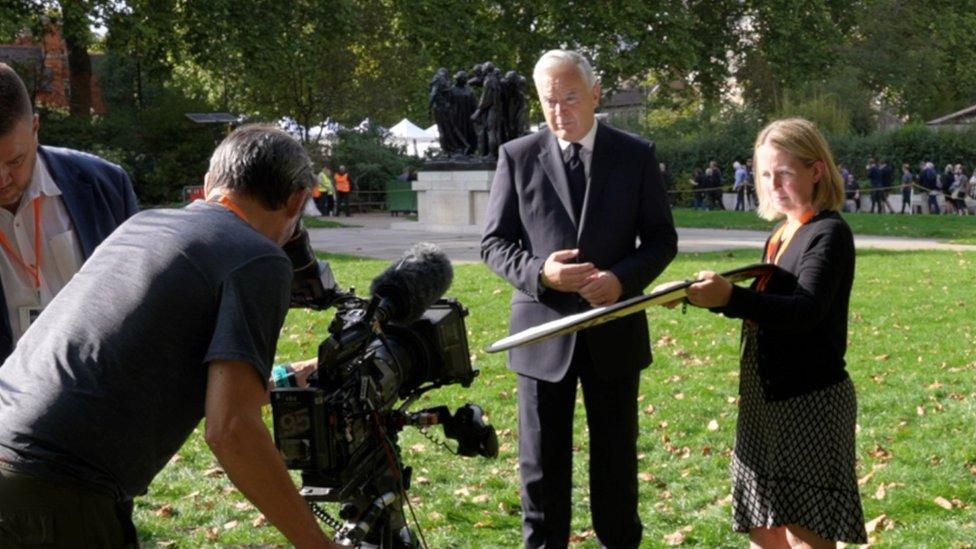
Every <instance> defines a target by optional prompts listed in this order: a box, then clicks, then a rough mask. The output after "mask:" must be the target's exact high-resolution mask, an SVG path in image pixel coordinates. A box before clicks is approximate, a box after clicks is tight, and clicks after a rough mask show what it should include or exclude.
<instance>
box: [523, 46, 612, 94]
mask: <svg viewBox="0 0 976 549" xmlns="http://www.w3.org/2000/svg"><path fill="white" fill-rule="evenodd" d="M563 65H573V66H575V67H576V68H577V69H578V70H579V71H580V75H581V76H582V77H583V80H584V81H585V82H586V86H587V87H588V88H592V87H593V86H595V85H596V84H597V79H596V75H595V74H594V73H593V67H592V66H590V62H589V61H587V60H586V58H585V57H583V55H582V54H580V53H579V52H577V51H573V50H549V51H547V52H546V53H544V54H542V57H540V58H539V60H538V61H536V63H535V68H534V69H532V79H533V80H535V82H536V85H538V83H539V79H540V78H542V77H543V76H544V75H545V74H546V73H547V72H549V71H550V70H552V69H554V68H556V67H560V66H563Z"/></svg>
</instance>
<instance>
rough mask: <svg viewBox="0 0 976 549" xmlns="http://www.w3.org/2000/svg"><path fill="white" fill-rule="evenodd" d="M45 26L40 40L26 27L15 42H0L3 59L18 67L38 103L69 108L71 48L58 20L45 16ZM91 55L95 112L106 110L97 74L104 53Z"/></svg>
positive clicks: (0, 53)
mask: <svg viewBox="0 0 976 549" xmlns="http://www.w3.org/2000/svg"><path fill="white" fill-rule="evenodd" d="M43 27H44V35H43V36H42V37H41V40H40V42H38V41H36V40H35V39H34V37H33V36H32V35H31V32H30V31H29V30H27V29H24V30H22V31H20V33H19V34H18V36H17V39H16V40H15V41H14V43H13V44H0V61H3V62H4V63H7V64H8V65H10V66H11V67H13V68H14V70H15V71H17V74H19V75H20V77H21V78H22V79H23V80H24V84H26V85H27V91H28V93H30V94H31V98H32V99H33V101H34V104H35V105H38V106H44V107H48V108H63V109H67V108H68V100H69V97H70V94H71V85H70V82H71V78H70V77H71V73H70V71H69V69H68V49H67V47H66V46H65V43H64V38H62V37H61V28H60V27H59V26H58V25H57V24H55V23H53V22H51V21H49V20H45V21H44V24H43ZM89 57H90V58H91V62H92V77H91V97H92V112H93V113H94V114H104V113H105V103H104V101H103V99H102V89H101V86H100V85H99V82H98V76H97V74H96V73H97V70H96V69H97V67H98V65H99V62H100V61H101V55H100V54H93V55H90V56H89Z"/></svg>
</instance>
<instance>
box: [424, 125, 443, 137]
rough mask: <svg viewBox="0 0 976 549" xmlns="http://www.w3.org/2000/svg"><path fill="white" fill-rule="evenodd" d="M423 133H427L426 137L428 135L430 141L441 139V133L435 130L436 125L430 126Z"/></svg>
mask: <svg viewBox="0 0 976 549" xmlns="http://www.w3.org/2000/svg"><path fill="white" fill-rule="evenodd" d="M424 131H425V132H427V135H429V136H430V137H431V138H432V139H440V137H441V132H440V130H438V129H437V124H432V125H431V126H430V127H429V128H427V129H426V130H424Z"/></svg>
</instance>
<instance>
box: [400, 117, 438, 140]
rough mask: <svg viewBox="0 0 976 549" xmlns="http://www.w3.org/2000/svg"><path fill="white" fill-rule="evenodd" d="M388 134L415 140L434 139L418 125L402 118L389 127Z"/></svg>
mask: <svg viewBox="0 0 976 549" xmlns="http://www.w3.org/2000/svg"><path fill="white" fill-rule="evenodd" d="M390 134H391V135H392V136H393V137H395V138H397V139H405V140H406V139H416V140H417V141H428V140H433V139H436V137H431V135H430V134H429V133H428V132H426V131H425V130H424V129H423V128H421V127H420V126H418V125H416V124H414V123H413V122H411V121H410V120H408V119H406V118H404V119H403V120H401V121H399V122H397V123H396V125H394V126H393V127H392V128H390Z"/></svg>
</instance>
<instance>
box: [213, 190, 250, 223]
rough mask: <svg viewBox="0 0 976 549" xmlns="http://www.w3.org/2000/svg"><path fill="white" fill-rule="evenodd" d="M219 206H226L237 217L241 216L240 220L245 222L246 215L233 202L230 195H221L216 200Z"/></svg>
mask: <svg viewBox="0 0 976 549" xmlns="http://www.w3.org/2000/svg"><path fill="white" fill-rule="evenodd" d="M217 202H218V203H219V204H220V205H221V206H223V207H225V208H227V209H228V210H230V211H231V212H233V213H234V215H236V216H237V217H239V218H241V221H244V222H245V223H247V216H246V215H244V210H242V209H241V207H240V206H238V205H237V203H236V202H234V201H233V200H232V199H231V197H229V196H227V195H221V196H220V200H218V201H217Z"/></svg>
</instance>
